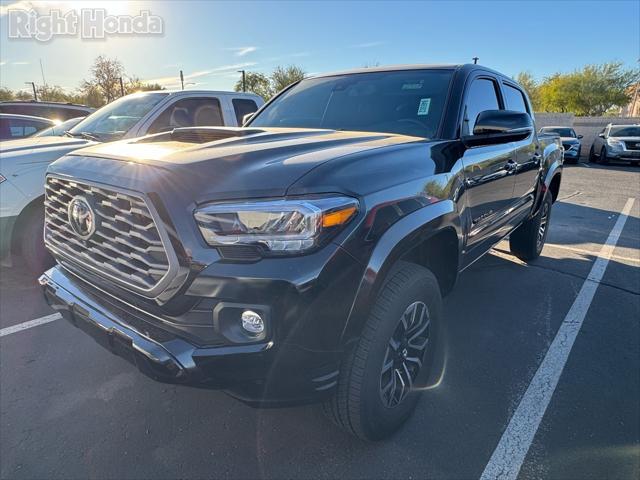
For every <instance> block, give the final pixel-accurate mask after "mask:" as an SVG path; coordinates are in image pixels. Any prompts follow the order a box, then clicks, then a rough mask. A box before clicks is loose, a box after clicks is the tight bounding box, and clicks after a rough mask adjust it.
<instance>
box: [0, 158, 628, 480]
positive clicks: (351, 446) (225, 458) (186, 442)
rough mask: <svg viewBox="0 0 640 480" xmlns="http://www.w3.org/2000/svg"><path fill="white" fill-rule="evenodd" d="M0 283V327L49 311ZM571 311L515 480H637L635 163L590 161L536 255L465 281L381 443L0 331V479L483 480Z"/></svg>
mask: <svg viewBox="0 0 640 480" xmlns="http://www.w3.org/2000/svg"><path fill="white" fill-rule="evenodd" d="M629 199H633V200H629ZM629 206H630V210H628V216H627V217H626V222H625V223H624V225H623V228H622V230H621V231H619V232H618V233H619V236H618V237H617V238H615V239H614V240H615V242H614V244H615V248H613V244H612V243H611V241H610V240H611V236H610V233H611V232H612V231H614V230H615V228H616V225H617V226H620V225H621V222H620V221H619V219H620V214H621V212H623V210H624V209H625V207H626V208H627V209H628V208H629ZM608 239H609V247H606V245H607V241H608ZM605 257H606V258H608V259H609V261H608V263H606V261H605V262H604V266H606V270H604V274H603V276H602V278H598V277H597V276H595V277H594V270H598V265H600V266H602V264H603V263H602V261H600V263H599V264H598V265H596V262H597V261H598V259H599V258H605ZM594 265H596V267H594ZM596 273H597V272H596ZM0 277H1V278H0V297H1V298H0V328H2V329H6V328H8V327H11V326H15V325H19V324H22V323H23V322H26V321H29V320H33V319H38V318H41V317H43V316H46V315H49V314H51V310H50V309H49V307H48V306H47V305H46V304H45V302H44V300H43V299H42V297H41V294H40V289H39V287H38V286H37V284H36V282H35V279H33V278H30V277H29V276H28V275H25V274H24V273H23V272H21V271H20V269H19V268H18V267H14V268H4V267H3V269H2V275H1V276H0ZM588 277H589V278H591V280H588ZM588 282H591V284H593V283H595V285H594V286H595V287H597V288H596V289H595V294H594V295H593V299H592V300H591V301H590V302H589V303H587V304H584V302H583V303H580V302H579V301H577V300H576V299H579V300H580V299H581V298H582V297H581V295H583V293H582V290H581V289H583V287H584V286H585V285H587V283H588ZM574 303H579V305H578V307H579V308H582V309H583V310H584V311H585V312H586V315H585V316H584V321H583V323H582V324H581V326H579V329H578V333H577V337H576V339H575V343H573V344H572V346H571V345H570V346H569V347H568V350H567V351H570V354H569V357H568V359H567V361H566V364H564V365H563V366H564V368H563V369H562V366H561V367H560V371H559V372H558V373H560V372H561V375H560V378H559V381H558V383H557V385H555V386H553V388H552V389H551V393H552V396H551V397H550V402H549V404H548V406H547V408H546V410H544V409H543V410H542V411H543V413H544V416H543V417H542V419H541V422H540V424H539V426H538V428H537V431H535V432H534V433H535V435H534V436H533V437H532V441H531V442H527V443H526V445H525V449H524V453H523V454H526V456H525V457H524V463H523V464H522V468H521V469H520V473H519V478H522V479H525V478H527V479H528V478H563V479H565V478H581V479H586V478H593V479H602V478H620V479H637V478H639V477H640V402H639V399H640V325H639V319H640V168H637V167H633V166H626V165H624V166H623V165H620V166H613V165H610V166H606V167H604V166H595V165H586V164H579V165H577V166H568V167H567V168H566V170H565V173H564V177H563V183H562V189H561V193H560V196H559V201H558V203H556V204H555V206H554V209H553V214H552V218H551V230H550V232H549V237H548V240H547V246H546V247H545V249H544V251H543V256H542V257H541V258H540V259H538V260H537V261H536V262H535V263H534V264H531V265H526V264H523V263H522V262H520V261H518V260H517V259H515V257H513V256H511V255H510V254H509V253H508V245H507V244H506V242H502V243H501V244H500V245H498V246H497V248H496V249H495V250H494V251H493V252H492V253H491V254H490V255H486V256H485V257H484V258H483V259H481V260H480V261H479V262H477V263H476V264H475V265H473V266H472V267H471V268H470V269H468V270H467V271H466V272H465V273H464V274H463V275H462V276H461V277H460V279H459V283H458V285H457V286H456V288H455V290H454V292H453V293H452V294H450V295H449V296H448V297H447V298H446V299H445V313H446V318H447V322H448V323H447V335H446V338H447V343H446V346H447V348H446V357H445V360H446V362H445V368H444V375H443V377H442V379H441V381H440V382H439V383H437V384H436V385H435V386H434V387H432V388H430V389H429V390H428V391H427V392H425V395H424V396H423V400H422V401H421V403H420V405H419V407H418V409H417V411H416V413H415V415H414V417H413V418H412V420H411V421H410V423H409V424H408V425H407V426H406V427H405V428H404V429H403V430H402V431H401V432H399V433H398V434H397V435H396V436H395V437H393V438H392V439H390V440H388V441H386V442H383V443H377V444H365V443H362V442H360V441H357V440H355V439H353V438H351V437H349V436H348V435H346V434H344V433H342V432H341V431H339V430H338V429H337V428H335V427H333V426H332V425H331V424H330V423H329V422H328V421H327V420H325V419H324V417H323V415H322V413H321V412H320V409H319V408H317V407H314V406H308V407H298V408H290V409H281V410H255V409H251V408H249V407H246V406H244V405H242V404H240V403H239V402H237V401H235V400H233V399H231V398H229V397H227V396H226V395H225V394H223V393H221V392H215V391H207V390H198V389H192V388H186V387H176V386H168V385H164V384H159V383H155V382H153V381H152V380H150V379H147V378H146V377H143V376H142V375H141V374H140V373H138V371H136V370H134V369H133V367H132V366H131V365H130V364H128V363H127V362H126V361H124V360H122V359H120V358H118V357H115V356H113V355H111V354H110V353H108V352H106V351H105V350H103V349H102V348H101V347H99V346H98V345H97V344H95V343H94V342H93V341H92V340H91V339H90V338H88V337H87V336H86V335H84V334H83V333H82V332H80V331H78V330H76V329H75V328H73V327H72V326H71V325H69V324H67V323H66V322H64V321H61V320H55V321H52V322H49V323H46V324H42V325H38V326H34V327H32V328H27V329H24V330H21V331H15V332H14V331H13V330H3V332H8V333H3V335H2V336H1V337H0V476H1V478H3V479H14V478H65V479H68V478H132V479H133V478H154V479H158V478H365V477H366V478H447V479H467V478H469V479H471V478H480V477H481V475H482V474H483V472H485V471H489V472H491V471H495V470H488V465H489V464H490V463H491V462H492V458H493V457H492V455H493V454H494V451H496V447H497V446H499V445H500V444H501V442H502V441H503V439H504V437H505V435H506V433H505V432H509V431H510V430H509V427H508V426H509V425H510V420H511V419H512V417H517V416H518V414H519V413H521V412H522V410H521V408H519V406H520V405H521V403H522V402H521V400H522V399H523V397H526V396H527V395H528V394H529V392H530V390H531V389H530V388H529V386H530V385H531V384H532V383H533V382H532V380H533V379H534V377H535V376H536V371H537V370H538V367H539V366H540V365H541V364H542V363H543V362H545V361H547V359H548V357H549V356H548V355H547V352H549V351H550V348H551V347H552V345H554V343H553V341H554V338H556V335H557V333H558V331H559V329H561V328H562V326H563V324H564V323H566V321H565V320H566V319H567V318H569V315H568V314H569V313H570V312H573V311H574V309H575V308H578V307H575V305H574ZM572 306H573V307H572ZM525 412H526V410H525ZM503 434H505V435H503ZM514 455H515V454H514ZM509 458H511V457H509ZM492 465H494V466H495V463H493V464H492Z"/></svg>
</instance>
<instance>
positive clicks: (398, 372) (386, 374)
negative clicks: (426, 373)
mask: <svg viewBox="0 0 640 480" xmlns="http://www.w3.org/2000/svg"><path fill="white" fill-rule="evenodd" d="M430 325H431V318H430V316H429V309H428V308H427V306H426V305H425V304H424V302H414V303H412V304H411V305H409V306H408V307H407V309H406V310H405V311H404V313H403V314H402V317H401V318H400V321H399V322H398V326H397V327H396V329H395V331H394V332H393V335H392V336H391V339H390V340H389V343H388V345H387V350H386V353H385V356H384V361H383V362H382V372H381V374H380V397H381V399H382V403H383V404H384V405H385V406H386V407H387V408H393V407H395V406H397V405H399V404H400V403H401V402H402V401H403V400H404V399H405V398H406V396H407V395H408V394H409V392H411V390H412V388H413V383H414V382H415V380H416V378H417V376H418V374H419V373H420V369H421V368H422V361H423V358H424V353H425V351H426V348H427V345H428V343H429V333H430V332H429V330H430V329H429V327H430Z"/></svg>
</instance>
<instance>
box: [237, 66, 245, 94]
mask: <svg viewBox="0 0 640 480" xmlns="http://www.w3.org/2000/svg"><path fill="white" fill-rule="evenodd" d="M238 73H242V91H243V92H246V91H247V76H246V74H247V72H246V71H244V70H238Z"/></svg>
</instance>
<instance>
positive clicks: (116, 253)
mask: <svg viewBox="0 0 640 480" xmlns="http://www.w3.org/2000/svg"><path fill="white" fill-rule="evenodd" d="M72 202H73V203H74V204H77V203H78V202H80V203H81V204H82V205H89V206H90V210H91V211H92V213H91V219H90V222H91V221H92V222H93V223H87V222H86V221H85V223H84V226H86V225H90V226H92V228H91V230H93V231H92V232H90V234H88V235H84V233H85V232H84V231H82V229H81V227H82V225H81V226H80V227H79V226H78V221H75V223H74V222H72V221H70V218H69V216H70V212H72V208H71V209H70V204H71V203H72ZM71 215H72V216H73V214H71ZM71 220H73V219H71ZM44 235H45V243H46V245H47V246H48V247H49V249H50V250H52V252H53V253H54V254H55V255H56V256H57V257H59V259H61V260H63V261H66V262H69V263H71V264H74V265H76V266H79V267H81V268H85V269H88V270H89V271H91V272H93V273H95V274H98V275H100V276H102V277H106V278H109V279H111V280H113V281H115V282H116V283H117V284H120V285H121V286H124V287H127V288H129V289H131V290H134V291H137V292H138V293H143V294H144V293H148V292H150V291H151V290H153V289H154V288H155V287H157V286H158V285H159V284H160V282H161V281H162V280H163V279H164V278H165V277H166V276H167V274H168V272H169V269H170V264H169V258H168V255H167V252H166V250H165V247H164V245H163V242H162V237H161V235H160V232H159V231H158V227H157V225H156V222H155V220H154V217H153V215H152V213H151V211H150V210H149V208H148V206H147V204H146V202H145V201H144V199H143V198H142V197H140V196H137V195H133V194H131V193H124V192H122V191H116V190H112V189H110V188H109V187H104V186H96V185H91V184H88V183H84V182H81V181H77V180H67V179H62V178H58V177H52V176H48V177H47V180H46V185H45V231H44Z"/></svg>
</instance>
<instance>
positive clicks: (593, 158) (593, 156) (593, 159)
mask: <svg viewBox="0 0 640 480" xmlns="http://www.w3.org/2000/svg"><path fill="white" fill-rule="evenodd" d="M589 163H598V159H597V158H596V154H595V153H594V151H593V145H591V148H590V149H589Z"/></svg>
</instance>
